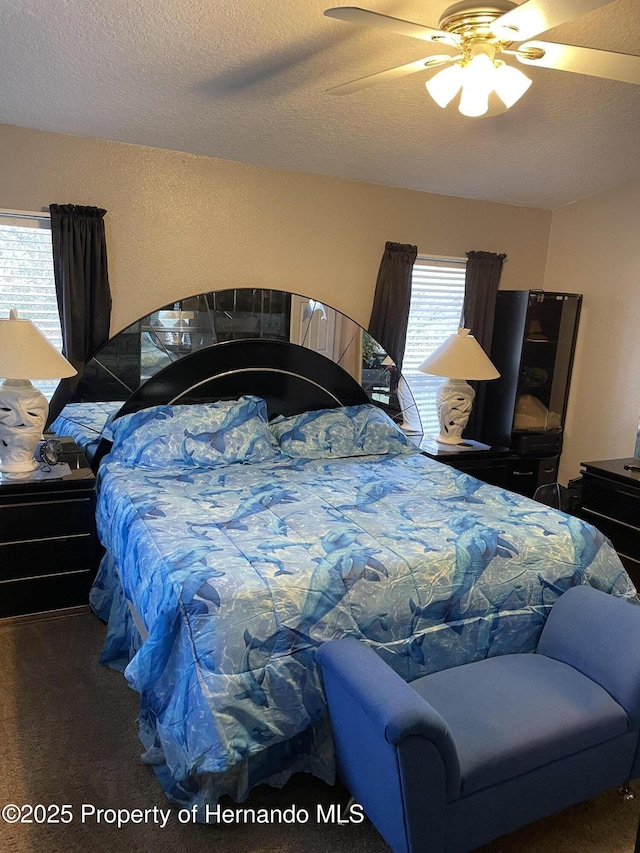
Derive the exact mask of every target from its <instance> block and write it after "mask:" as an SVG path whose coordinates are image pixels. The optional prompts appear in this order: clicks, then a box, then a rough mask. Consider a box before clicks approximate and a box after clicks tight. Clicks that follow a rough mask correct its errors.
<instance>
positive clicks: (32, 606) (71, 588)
mask: <svg viewBox="0 0 640 853" xmlns="http://www.w3.org/2000/svg"><path fill="white" fill-rule="evenodd" d="M93 577H94V572H92V571H86V572H71V573H69V574H65V575H50V576H48V577H43V578H26V579H24V580H17V581H8V582H6V583H1V584H0V617H4V616H24V615H25V614H27V613H42V612H45V611H48V610H60V609H61V608H64V607H77V606H78V605H81V604H88V603H89V590H90V588H91V584H92V582H93Z"/></svg>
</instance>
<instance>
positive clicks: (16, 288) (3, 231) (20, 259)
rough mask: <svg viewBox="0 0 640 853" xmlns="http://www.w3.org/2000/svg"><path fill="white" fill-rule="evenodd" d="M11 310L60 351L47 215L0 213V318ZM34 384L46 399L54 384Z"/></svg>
mask: <svg viewBox="0 0 640 853" xmlns="http://www.w3.org/2000/svg"><path fill="white" fill-rule="evenodd" d="M11 308H15V309H16V310H17V312H18V316H19V317H22V318H23V319H25V320H33V322H34V323H35V325H36V326H37V327H38V328H39V329H40V331H41V332H42V333H43V334H44V335H46V337H47V338H48V339H49V340H50V341H51V343H52V344H53V345H54V346H55V347H56V348H57V349H58V350H60V351H61V350H62V332H61V330H60V319H59V316H58V304H57V300H56V289H55V281H54V277H53V254H52V249H51V223H50V220H49V217H48V216H47V217H45V216H40V215H38V214H23V213H16V212H14V211H10V212H6V213H5V212H0V316H1V317H3V318H6V317H8V316H9V311H10V309H11ZM34 384H35V385H37V386H38V388H40V389H41V390H42V391H43V392H44V393H45V395H47V396H50V395H51V394H52V393H53V391H54V390H55V388H56V386H57V384H58V382H57V381H56V380H51V381H48V382H34Z"/></svg>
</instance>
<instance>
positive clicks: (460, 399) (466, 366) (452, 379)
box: [418, 328, 500, 444]
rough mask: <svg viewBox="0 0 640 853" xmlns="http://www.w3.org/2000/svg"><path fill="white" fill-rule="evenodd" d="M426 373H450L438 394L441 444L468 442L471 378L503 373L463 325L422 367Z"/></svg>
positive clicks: (474, 393)
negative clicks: (464, 434)
mask: <svg viewBox="0 0 640 853" xmlns="http://www.w3.org/2000/svg"><path fill="white" fill-rule="evenodd" d="M418 370H420V371H422V373H429V374H431V375H433V376H446V377H447V381H446V382H443V383H442V385H441V386H440V388H439V389H438V395H437V397H436V400H437V404H438V418H439V420H440V435H438V437H437V439H436V440H437V441H438V442H439V443H440V444H464V442H463V440H462V433H463V431H464V428H465V427H466V425H467V422H468V420H469V415H470V414H471V409H472V408H473V399H474V397H475V395H476V392H475V391H474V390H473V388H472V387H471V385H469V383H468V382H467V381H466V380H467V379H472V380H477V379H497V378H498V377H499V376H500V374H499V373H498V371H497V370H496V369H495V367H494V366H493V364H492V363H491V361H490V360H489V357H488V356H487V355H486V353H485V351H484V350H483V349H482V347H481V346H480V344H479V343H478V342H477V340H476V339H475V338H474V337H473V335H472V334H470V330H469V329H462V328H459V329H458V331H457V333H456V334H455V335H450V336H449V337H448V338H447V340H446V341H444V342H443V343H441V344H440V346H439V347H438V348H437V349H435V350H434V351H433V352H432V353H431V355H430V356H428V358H425V360H424V361H423V362H422V364H421V365H420V366H419V367H418Z"/></svg>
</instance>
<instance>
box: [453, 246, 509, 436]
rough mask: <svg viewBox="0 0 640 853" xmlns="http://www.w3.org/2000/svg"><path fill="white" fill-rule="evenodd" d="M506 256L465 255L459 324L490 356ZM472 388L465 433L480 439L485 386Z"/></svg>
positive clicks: (474, 384) (474, 253) (486, 253)
mask: <svg viewBox="0 0 640 853" xmlns="http://www.w3.org/2000/svg"><path fill="white" fill-rule="evenodd" d="M506 257H507V256H506V255H503V254H501V255H498V254H496V253H495V252H467V259H468V260H467V271H466V276H465V289H464V304H463V309H462V325H463V326H464V327H465V328H466V329H471V333H472V335H473V336H474V337H475V339H476V340H477V341H478V343H479V344H480V346H481V347H482V349H483V350H484V351H485V352H486V353H487V355H490V354H491V343H492V341H493V319H494V314H495V310H496V296H497V294H498V286H499V284H500V275H501V273H502V264H503V262H504V259H505V258H506ZM471 385H473V387H474V388H475V390H476V399H475V401H474V405H473V409H472V410H471V416H470V418H469V423H468V424H467V427H466V429H465V431H464V432H465V436H466V437H467V438H473V439H476V440H481V434H482V420H483V413H484V405H485V394H486V386H487V383H486V382H472V383H471Z"/></svg>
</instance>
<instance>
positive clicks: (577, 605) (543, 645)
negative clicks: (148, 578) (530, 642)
mask: <svg viewBox="0 0 640 853" xmlns="http://www.w3.org/2000/svg"><path fill="white" fill-rule="evenodd" d="M537 652H538V654H543V655H546V656H547V657H550V658H555V660H559V661H562V663H566V664H568V665H569V666H572V667H573V668H574V669H577V670H578V671H579V672H581V673H582V674H583V675H586V676H587V678H590V679H591V680H592V681H595V682H596V683H597V684H599V685H600V686H601V687H604V689H605V690H606V691H607V692H608V693H609V694H610V695H611V696H612V697H613V698H614V699H615V700H616V702H618V704H619V705H621V706H622V707H623V708H624V710H625V711H626V713H627V716H628V717H629V720H630V723H631V727H632V728H633V729H638V728H640V606H639V605H638V602H637V601H635V600H633V601H631V600H627V599H624V598H619V597H617V596H615V595H610V594H609V593H606V592H602V591H600V590H597V589H594V588H593V587H591V586H586V585H585V586H576V587H571V588H570V589H568V590H567V591H566V592H565V593H563V594H562V595H561V596H560V598H558V599H557V601H556V602H555V604H554V605H553V607H552V608H551V612H550V613H549V617H548V619H547V621H546V623H545V626H544V628H543V630H542V634H541V636H540V640H539V642H538V649H537Z"/></svg>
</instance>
